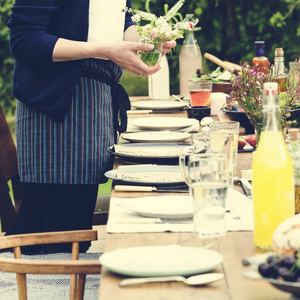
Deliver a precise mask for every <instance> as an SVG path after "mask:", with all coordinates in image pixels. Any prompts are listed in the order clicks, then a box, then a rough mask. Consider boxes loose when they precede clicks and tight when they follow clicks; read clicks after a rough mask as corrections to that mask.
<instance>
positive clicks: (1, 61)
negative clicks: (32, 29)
mask: <svg viewBox="0 0 300 300" xmlns="http://www.w3.org/2000/svg"><path fill="white" fill-rule="evenodd" d="M13 2H14V1H13V0H0V104H1V106H2V108H3V111H4V113H6V114H11V113H13V112H14V109H15V105H16V101H15V99H14V97H13V94H12V76H13V64H14V60H13V58H12V56H11V54H10V50H9V29H8V27H7V26H6V24H7V21H8V19H9V15H10V8H11V6H12V4H13Z"/></svg>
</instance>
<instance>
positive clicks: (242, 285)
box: [98, 97, 290, 300]
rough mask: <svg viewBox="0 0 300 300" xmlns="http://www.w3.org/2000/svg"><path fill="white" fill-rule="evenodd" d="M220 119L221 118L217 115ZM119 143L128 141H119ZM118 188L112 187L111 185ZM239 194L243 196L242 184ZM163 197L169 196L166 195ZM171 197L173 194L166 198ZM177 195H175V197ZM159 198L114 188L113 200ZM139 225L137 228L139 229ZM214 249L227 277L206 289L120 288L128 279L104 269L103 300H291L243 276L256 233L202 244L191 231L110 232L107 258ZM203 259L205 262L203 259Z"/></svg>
mask: <svg viewBox="0 0 300 300" xmlns="http://www.w3.org/2000/svg"><path fill="white" fill-rule="evenodd" d="M145 99H147V97H142V98H141V97H134V98H132V99H131V101H139V100H145ZM157 116H161V117H182V118H186V117H187V113H186V111H185V110H183V111H178V112H174V113H159V114H155V113H150V114H139V113H132V114H129V118H136V117H138V118H145V117H147V118H151V117H157ZM213 118H214V119H217V116H213ZM120 142H124V141H122V140H121V139H120ZM126 164H128V163H127V162H125V161H123V160H121V159H120V158H116V161H115V168H117V167H118V166H120V165H126ZM251 164H252V153H251V152H249V153H239V154H238V164H237V167H236V168H235V170H234V173H235V175H237V176H240V175H241V171H242V170H249V169H251ZM113 186H114V183H113ZM235 189H237V190H239V191H241V192H242V189H241V187H240V186H239V185H235ZM164 194H165V193H164ZM168 194H170V195H171V193H168ZM172 194H174V195H176V193H172ZM153 195H159V193H158V192H121V191H116V190H114V188H112V193H111V196H112V197H126V198H135V197H146V196H153ZM137 226H138V224H137ZM212 242H213V246H212V247H211V248H210V249H212V250H215V251H218V252H219V253H221V254H222V255H223V262H222V263H221V265H220V266H218V267H217V268H216V269H215V270H214V272H221V273H223V274H224V279H222V280H220V281H218V282H215V283H213V284H210V285H207V286H188V285H186V284H184V283H182V282H160V283H143V284H138V285H130V286H124V287H120V286H119V283H120V281H121V280H122V279H124V278H126V276H123V275H118V274H115V273H113V272H111V271H109V270H107V269H106V268H105V267H103V268H102V273H101V275H102V276H101V282H100V289H99V295H98V299H99V300H125V299H126V300H127V299H128V300H139V299H141V300H142V299H143V300H147V299H149V300H150V299H151V300H157V299H161V300H168V299H170V300H177V299H178V300H179V299H182V300H189V299H191V300H192V299H197V300H199V299H213V300H218V299H220V300H227V299H228V300H263V299H264V300H268V299H269V300H276V299H278V300H279V299H283V300H284V299H289V297H290V294H288V293H285V292H282V291H280V290H278V289H276V288H275V287H273V286H272V285H271V284H269V283H268V282H266V281H263V280H251V279H248V278H246V277H245V276H244V275H243V271H245V270H246V267H245V266H243V265H242V259H243V258H246V257H250V256H253V255H254V254H257V253H260V251H259V250H258V249H256V248H255V246H254V244H253V232H252V231H231V232H228V233H227V235H226V236H225V237H220V238H215V239H213V240H209V241H208V240H205V239H199V238H198V237H196V236H194V235H193V234H192V233H187V232H163V233H157V232H150V233H107V235H106V240H105V246H104V253H106V252H109V251H112V250H116V249H120V248H128V247H136V246H154V245H174V244H177V245H181V246H191V247H203V246H205V245H206V244H207V243H212ZM199 259H201V257H199Z"/></svg>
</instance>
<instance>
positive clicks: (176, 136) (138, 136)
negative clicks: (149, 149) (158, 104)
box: [121, 131, 191, 143]
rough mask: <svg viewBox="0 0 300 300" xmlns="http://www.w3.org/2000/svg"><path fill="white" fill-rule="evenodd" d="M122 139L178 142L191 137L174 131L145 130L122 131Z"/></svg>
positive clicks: (146, 141) (143, 141)
mask: <svg viewBox="0 0 300 300" xmlns="http://www.w3.org/2000/svg"><path fill="white" fill-rule="evenodd" d="M121 137H122V138H123V139H124V140H127V141H129V142H135V143H160V142H164V143H167V142H180V141H184V140H186V139H188V138H190V137H191V134H189V133H185V132H176V131H145V132H133V133H125V134H124V133H123V134H122V135H121Z"/></svg>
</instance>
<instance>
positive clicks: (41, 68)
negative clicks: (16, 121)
mask: <svg viewBox="0 0 300 300" xmlns="http://www.w3.org/2000/svg"><path fill="white" fill-rule="evenodd" d="M131 5H132V0H127V3H126V6H127V7H131ZM88 18H89V0H16V1H15V3H14V5H13V7H12V14H11V17H10V20H9V22H8V27H9V28H10V46H11V52H12V55H13V57H14V58H15V67H14V77H13V93H14V96H15V97H16V98H17V99H18V100H20V101H22V102H23V103H25V104H27V105H29V106H32V107H35V108H36V109H38V110H40V111H43V112H45V113H47V114H49V115H50V116H51V117H52V118H53V119H55V120H57V121H62V120H63V119H64V117H65V115H66V112H67V110H68V109H69V108H70V106H71V96H72V92H73V90H74V88H75V86H76V83H77V81H78V79H79V76H80V70H81V65H82V60H75V61H66V62H52V53H53V48H54V46H55V43H56V41H57V40H58V38H65V39H70V40H75V41H87V36H88ZM112 22H113V20H112ZM133 24H134V23H133V22H132V20H131V15H130V14H129V13H128V12H126V19H125V28H124V31H125V30H126V29H127V28H128V27H129V26H131V25H133Z"/></svg>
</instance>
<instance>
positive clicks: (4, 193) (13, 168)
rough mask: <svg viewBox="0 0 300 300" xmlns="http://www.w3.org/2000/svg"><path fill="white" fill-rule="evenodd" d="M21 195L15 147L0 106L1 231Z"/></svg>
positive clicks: (19, 201)
mask: <svg viewBox="0 0 300 300" xmlns="http://www.w3.org/2000/svg"><path fill="white" fill-rule="evenodd" d="M9 180H11V183H12V189H13V195H14V203H13V202H12V200H11V198H10V194H9V188H8V185H7V182H8V181H9ZM22 195H23V185H22V183H21V182H20V180H19V171H18V162H17V154H16V147H15V144H14V141H13V138H12V135H11V132H10V130H9V127H8V124H7V121H6V118H5V116H4V113H3V110H2V108H1V106H0V218H1V226H2V231H6V230H7V229H8V227H9V225H10V223H11V221H12V219H13V218H14V217H15V215H16V211H17V210H18V208H19V206H20V203H21V199H22Z"/></svg>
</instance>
